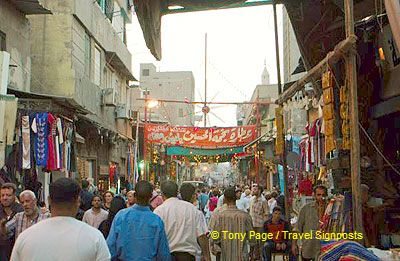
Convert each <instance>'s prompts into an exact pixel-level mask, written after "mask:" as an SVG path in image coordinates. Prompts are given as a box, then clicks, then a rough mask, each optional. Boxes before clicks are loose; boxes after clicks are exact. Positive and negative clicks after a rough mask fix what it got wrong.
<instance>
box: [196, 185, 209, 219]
mask: <svg viewBox="0 0 400 261" xmlns="http://www.w3.org/2000/svg"><path fill="white" fill-rule="evenodd" d="M197 200H198V201H199V204H200V210H201V211H202V212H203V213H204V208H205V207H206V205H207V202H208V195H207V194H206V189H205V188H203V189H202V190H201V194H200V195H199V198H198V199H197Z"/></svg>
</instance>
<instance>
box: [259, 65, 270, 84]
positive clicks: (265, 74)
mask: <svg viewBox="0 0 400 261" xmlns="http://www.w3.org/2000/svg"><path fill="white" fill-rule="evenodd" d="M261 84H262V85H269V73H268V70H267V61H266V59H264V71H263V73H262V76H261Z"/></svg>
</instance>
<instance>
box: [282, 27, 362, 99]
mask: <svg viewBox="0 0 400 261" xmlns="http://www.w3.org/2000/svg"><path fill="white" fill-rule="evenodd" d="M356 41H357V37H356V36H355V35H354V34H350V35H348V36H347V38H346V39H345V40H343V41H341V42H340V43H338V44H337V45H336V46H335V48H334V50H333V51H331V52H329V53H328V54H327V55H326V57H325V58H324V59H323V60H322V61H320V62H319V63H318V64H317V65H316V66H314V67H313V68H312V69H311V70H309V71H308V72H307V74H306V75H304V76H303V77H301V78H300V79H299V80H298V81H296V82H295V83H294V84H292V85H291V86H290V87H289V88H288V89H287V90H286V91H285V92H283V94H282V95H279V99H278V100H277V101H276V103H277V104H283V103H284V102H285V101H287V100H288V99H289V98H291V97H292V96H293V95H294V94H295V93H296V92H298V91H300V90H302V89H303V88H304V85H305V84H306V83H308V82H310V81H311V80H312V79H313V78H315V77H319V78H321V74H322V73H323V72H324V71H325V70H326V65H327V64H330V65H332V64H335V63H337V62H338V61H339V60H340V59H342V58H343V57H345V55H346V54H347V52H349V51H350V50H351V49H352V48H353V46H354V44H355V43H356Z"/></svg>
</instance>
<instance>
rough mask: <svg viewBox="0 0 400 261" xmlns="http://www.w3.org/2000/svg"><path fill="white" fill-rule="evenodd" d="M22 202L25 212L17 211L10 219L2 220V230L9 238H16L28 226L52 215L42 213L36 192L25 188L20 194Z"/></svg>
mask: <svg viewBox="0 0 400 261" xmlns="http://www.w3.org/2000/svg"><path fill="white" fill-rule="evenodd" d="M20 202H21V204H22V207H23V208H24V211H23V212H20V213H17V214H16V215H15V216H14V217H13V218H12V219H11V220H10V221H8V222H7V220H3V221H2V222H1V232H2V234H3V235H5V236H6V237H8V238H11V237H12V236H15V239H17V238H18V236H19V235H20V234H21V233H22V232H23V231H24V230H26V229H27V228H29V227H31V226H32V225H34V224H36V223H37V222H39V221H41V220H43V219H46V218H48V217H50V214H49V213H45V214H42V213H41V211H40V210H39V208H38V207H37V199H36V196H35V193H33V192H32V191H30V190H24V191H22V192H21V194H20Z"/></svg>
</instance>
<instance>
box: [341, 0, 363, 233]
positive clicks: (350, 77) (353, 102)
mask: <svg viewBox="0 0 400 261" xmlns="http://www.w3.org/2000/svg"><path fill="white" fill-rule="evenodd" d="M344 9H345V29H346V36H347V37H348V36H350V35H354V16H353V0H344ZM346 75H347V84H348V86H349V107H350V137H351V153H350V160H351V189H352V199H353V220H354V224H353V226H354V227H353V229H354V230H355V231H358V232H363V220H362V208H361V193H360V191H361V184H360V133H359V129H358V100H357V97H358V96H357V63H356V54H355V52H349V55H348V57H347V58H346Z"/></svg>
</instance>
